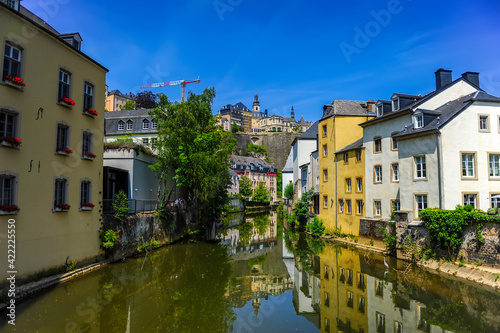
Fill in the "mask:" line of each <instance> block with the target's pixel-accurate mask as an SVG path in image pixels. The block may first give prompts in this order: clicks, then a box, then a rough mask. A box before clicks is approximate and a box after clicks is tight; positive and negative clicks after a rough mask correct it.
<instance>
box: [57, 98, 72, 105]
mask: <svg viewBox="0 0 500 333" xmlns="http://www.w3.org/2000/svg"><path fill="white" fill-rule="evenodd" d="M59 102H64V103H66V104H71V105H75V101H74V100H72V99H71V98H68V97H60V98H59Z"/></svg>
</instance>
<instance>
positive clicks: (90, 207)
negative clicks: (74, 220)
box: [80, 202, 95, 210]
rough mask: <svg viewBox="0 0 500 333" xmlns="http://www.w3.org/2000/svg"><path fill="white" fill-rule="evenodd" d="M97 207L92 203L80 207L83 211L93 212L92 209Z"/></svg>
mask: <svg viewBox="0 0 500 333" xmlns="http://www.w3.org/2000/svg"><path fill="white" fill-rule="evenodd" d="M94 207H95V205H94V204H93V203H92V202H86V203H83V204H82V205H81V207H80V209H81V210H92V208H94Z"/></svg>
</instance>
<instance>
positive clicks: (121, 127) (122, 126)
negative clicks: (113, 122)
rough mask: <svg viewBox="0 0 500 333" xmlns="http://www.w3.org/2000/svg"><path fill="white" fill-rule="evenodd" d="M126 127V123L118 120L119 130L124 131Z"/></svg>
mask: <svg viewBox="0 0 500 333" xmlns="http://www.w3.org/2000/svg"><path fill="white" fill-rule="evenodd" d="M124 129H125V123H124V122H123V121H122V120H120V121H119V122H118V130H119V131H123V130H124Z"/></svg>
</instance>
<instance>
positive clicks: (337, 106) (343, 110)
mask: <svg viewBox="0 0 500 333" xmlns="http://www.w3.org/2000/svg"><path fill="white" fill-rule="evenodd" d="M325 107H326V108H327V113H326V115H325V116H323V118H321V119H325V118H328V117H330V116H333V115H342V116H366V115H367V114H368V111H367V105H366V102H364V101H344V100H335V101H333V102H332V104H330V105H328V104H327V105H325Z"/></svg>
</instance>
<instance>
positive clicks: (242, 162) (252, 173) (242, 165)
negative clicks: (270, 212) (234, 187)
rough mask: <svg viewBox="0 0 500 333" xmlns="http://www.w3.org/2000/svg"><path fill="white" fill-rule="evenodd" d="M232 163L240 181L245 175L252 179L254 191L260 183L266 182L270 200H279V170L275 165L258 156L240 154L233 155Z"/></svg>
mask: <svg viewBox="0 0 500 333" xmlns="http://www.w3.org/2000/svg"><path fill="white" fill-rule="evenodd" d="M230 163H231V169H232V170H233V171H234V172H236V174H237V175H238V177H239V180H240V181H241V177H243V176H245V177H247V178H249V179H250V181H251V182H252V191H254V190H255V189H256V188H257V186H258V185H259V183H264V185H265V186H266V188H267V190H268V191H269V195H270V197H269V199H270V201H271V202H273V201H276V200H277V182H276V176H277V170H276V168H275V167H274V166H272V165H271V164H269V163H267V162H265V161H263V160H261V159H259V158H256V157H248V156H240V155H231V158H230Z"/></svg>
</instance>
